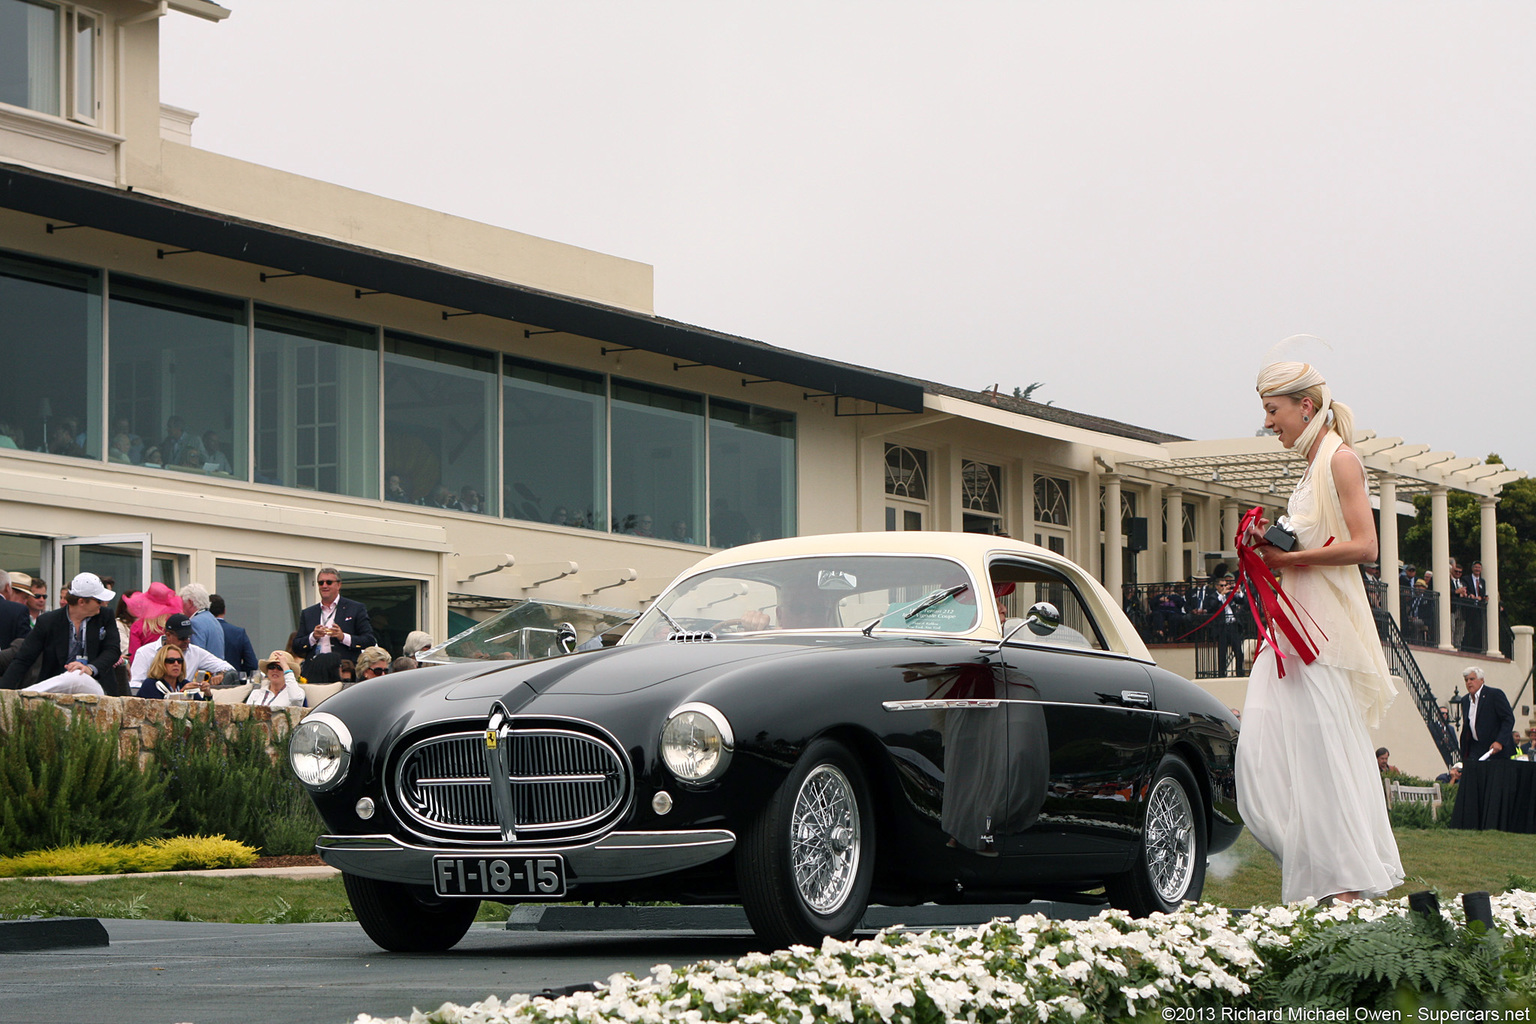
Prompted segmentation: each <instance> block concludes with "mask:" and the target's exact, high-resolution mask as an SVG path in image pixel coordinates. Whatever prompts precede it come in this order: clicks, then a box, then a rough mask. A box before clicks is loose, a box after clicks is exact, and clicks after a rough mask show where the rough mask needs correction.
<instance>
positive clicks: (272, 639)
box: [216, 562, 306, 682]
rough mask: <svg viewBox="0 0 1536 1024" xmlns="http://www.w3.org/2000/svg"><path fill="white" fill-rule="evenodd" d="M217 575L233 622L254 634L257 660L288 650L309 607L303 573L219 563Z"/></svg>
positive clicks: (253, 641) (252, 637) (217, 580)
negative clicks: (296, 625)
mask: <svg viewBox="0 0 1536 1024" xmlns="http://www.w3.org/2000/svg"><path fill="white" fill-rule="evenodd" d="M216 571H217V573H218V577H217V579H216V583H217V585H218V592H219V595H220V596H221V597H223V598H224V603H225V604H226V605H227V606H228V607H229V608H230V609H231V614H230V621H231V622H234V623H235V624H236V625H239V626H242V627H243V628H244V629H245V631H246V632H247V633H249V634H250V637H251V646H252V647H254V648H255V649H256V656H257V657H258V658H265V657H266V656H267V652H268V651H272V650H284V649H286V648H287V647H288V636H289V634H290V633H291V632H292V631H293V625H294V623H296V622H298V621H299V610H300V609H301V608H302V607H303V605H304V604H305V603H306V602H305V601H304V581H303V578H302V576H301V575H300V573H299V572H298V571H297V570H293V569H273V568H270V567H268V568H258V567H256V566H249V565H234V564H230V563H227V562H220V563H218V568H217V570H216ZM228 653H229V652H228V651H226V652H225V654H226V655H227V654H228ZM225 681H226V682H228V681H229V680H225Z"/></svg>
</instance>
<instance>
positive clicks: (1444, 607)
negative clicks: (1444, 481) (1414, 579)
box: [1429, 486, 1487, 651]
mask: <svg viewBox="0 0 1536 1024" xmlns="http://www.w3.org/2000/svg"><path fill="white" fill-rule="evenodd" d="M1446 493H1447V491H1446V488H1444V487H1438V486H1437V487H1431V488H1430V489H1429V516H1430V524H1429V550H1430V556H1429V560H1430V562H1431V563H1432V565H1433V568H1434V572H1435V590H1436V591H1437V592H1438V593H1439V594H1440V601H1439V604H1438V607H1437V608H1436V610H1435V611H1436V614H1435V618H1436V620H1437V622H1438V623H1439V630H1440V649H1441V650H1442V651H1454V650H1455V649H1456V645H1455V644H1453V643H1452V642H1451V602H1450V599H1449V595H1448V594H1446V592H1445V585H1446V584H1447V583H1449V582H1450V579H1451V527H1450V522H1451V520H1450V515H1449V514H1448V513H1447V511H1446V503H1445V496H1446ZM1483 571H1484V572H1486V571H1487V566H1484V567H1483Z"/></svg>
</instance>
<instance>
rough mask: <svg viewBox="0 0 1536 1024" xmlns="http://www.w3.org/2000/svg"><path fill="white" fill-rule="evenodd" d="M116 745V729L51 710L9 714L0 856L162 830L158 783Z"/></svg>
mask: <svg viewBox="0 0 1536 1024" xmlns="http://www.w3.org/2000/svg"><path fill="white" fill-rule="evenodd" d="M118 742H119V733H118V732H117V730H115V729H114V730H111V731H110V732H104V731H103V730H101V729H98V728H97V727H96V726H95V725H93V724H92V723H91V722H90V721H88V720H87V719H86V718H85V717H84V716H76V717H75V718H74V719H73V720H72V721H70V720H66V718H65V716H64V714H63V712H61V711H58V710H57V709H54V708H43V707H38V708H33V709H30V710H29V711H28V712H27V713H26V714H22V713H17V714H15V715H12V716H11V720H10V721H9V722H7V723H5V727H4V732H3V735H0V856H8V855H11V854H16V853H22V852H25V851H27V850H36V849H46V848H49V847H59V846H69V845H72V844H78V843H103V842H115V843H136V842H139V841H141V840H144V839H149V838H152V837H155V836H159V835H163V834H164V833H165V824H166V822H167V820H168V819H169V818H170V816H171V806H170V803H169V801H168V800H167V799H166V796H167V794H166V787H165V784H164V783H163V782H162V781H160V780H159V778H158V777H157V776H156V775H155V774H153V773H146V772H144V771H141V770H140V768H139V764H138V758H137V756H134V755H132V754H130V755H129V756H126V757H119V756H118ZM194 831H198V832H202V831H206V830H205V829H196V830H194Z"/></svg>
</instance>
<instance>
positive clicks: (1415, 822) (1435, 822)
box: [1387, 801, 1451, 828]
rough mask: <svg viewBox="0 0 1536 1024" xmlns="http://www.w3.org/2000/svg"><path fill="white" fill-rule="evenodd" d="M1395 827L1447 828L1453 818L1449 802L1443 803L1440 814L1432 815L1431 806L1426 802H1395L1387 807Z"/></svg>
mask: <svg viewBox="0 0 1536 1024" xmlns="http://www.w3.org/2000/svg"><path fill="white" fill-rule="evenodd" d="M1387 815H1388V817H1389V818H1391V820H1392V827H1393V828H1445V827H1446V823H1447V822H1448V821H1450V818H1451V808H1450V805H1449V804H1442V805H1441V807H1440V816H1439V817H1438V818H1436V817H1432V816H1431V808H1430V806H1429V804H1425V803H1409V802H1407V801H1403V802H1400V803H1395V804H1393V805H1392V806H1391V807H1389V808H1388V809H1387Z"/></svg>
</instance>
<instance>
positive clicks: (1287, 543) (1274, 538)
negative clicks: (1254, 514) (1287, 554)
mask: <svg viewBox="0 0 1536 1024" xmlns="http://www.w3.org/2000/svg"><path fill="white" fill-rule="evenodd" d="M1264 539H1265V540H1267V541H1269V542H1270V543H1271V544H1273V545H1274V546H1275V547H1277V548H1279V549H1280V550H1281V551H1290V550H1292V549H1293V548H1295V547H1296V534H1295V532H1294V531H1292V530H1291V521H1290V520H1289V519H1287V518H1286V517H1285V516H1281V517H1280V518H1279V519H1277V520H1275V522H1274V523H1273V525H1271V526H1270V528H1269V529H1268V530H1266V531H1265V533H1264Z"/></svg>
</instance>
